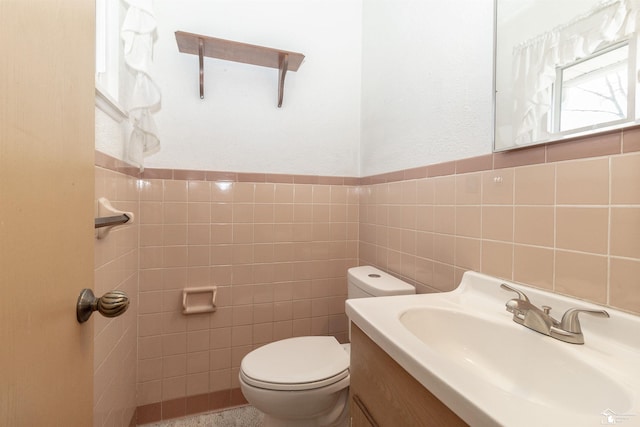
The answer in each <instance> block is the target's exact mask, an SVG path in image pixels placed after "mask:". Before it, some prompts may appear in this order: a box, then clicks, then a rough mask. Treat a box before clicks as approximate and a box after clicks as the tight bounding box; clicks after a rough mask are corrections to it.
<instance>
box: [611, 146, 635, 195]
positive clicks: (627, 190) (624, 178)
mask: <svg viewBox="0 0 640 427" xmlns="http://www.w3.org/2000/svg"><path fill="white" fill-rule="evenodd" d="M638 182H640V154H630V155H626V156H619V157H618V156H616V157H612V158H611V203H612V204H614V205H623V204H624V205H626V204H640V186H639V185H638Z"/></svg>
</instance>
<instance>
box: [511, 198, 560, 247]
mask: <svg viewBox="0 0 640 427" xmlns="http://www.w3.org/2000/svg"><path fill="white" fill-rule="evenodd" d="M514 221H515V227H514V241H515V242H516V243H524V244H528V245H538V246H549V247H552V246H553V237H554V236H553V232H554V208H553V207H550V206H549V207H547V206H516V208H515V219H514Z"/></svg>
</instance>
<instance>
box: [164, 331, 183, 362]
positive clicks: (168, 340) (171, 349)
mask: <svg viewBox="0 0 640 427" xmlns="http://www.w3.org/2000/svg"><path fill="white" fill-rule="evenodd" d="M186 352H187V334H186V333H180V334H169V335H163V336H162V355H163V356H174V355H178V354H183V353H186Z"/></svg>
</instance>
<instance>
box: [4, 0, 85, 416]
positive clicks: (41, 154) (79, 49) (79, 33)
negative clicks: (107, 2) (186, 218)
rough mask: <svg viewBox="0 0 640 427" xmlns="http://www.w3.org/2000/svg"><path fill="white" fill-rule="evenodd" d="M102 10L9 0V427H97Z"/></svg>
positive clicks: (77, 1) (66, 0) (70, 0)
mask: <svg viewBox="0 0 640 427" xmlns="http://www.w3.org/2000/svg"><path fill="white" fill-rule="evenodd" d="M94 8H95V6H94V1H93V0H39V1H37V0H0V426H12V427H13V426H25V427H26V426H29V427H31V426H64V427H67V426H90V425H92V424H93V418H92V400H93V330H92V323H93V322H91V321H90V322H87V323H85V324H82V325H80V324H78V323H77V321H76V317H75V304H76V300H77V298H78V295H79V293H80V291H81V290H82V288H85V287H88V288H93V262H94V260H93V191H94V172H93V162H94V161H93V159H94V77H93V76H94V71H93V70H94V50H95V48H94V38H95V29H94V27H95V18H94Z"/></svg>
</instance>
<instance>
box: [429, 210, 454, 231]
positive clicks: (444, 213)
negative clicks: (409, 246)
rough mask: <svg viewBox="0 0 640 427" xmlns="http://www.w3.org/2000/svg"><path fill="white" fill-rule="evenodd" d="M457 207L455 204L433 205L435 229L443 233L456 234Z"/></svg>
mask: <svg viewBox="0 0 640 427" xmlns="http://www.w3.org/2000/svg"><path fill="white" fill-rule="evenodd" d="M455 229H456V208H455V206H439V205H436V206H434V207H433V231H434V232H436V233H443V234H455Z"/></svg>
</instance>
